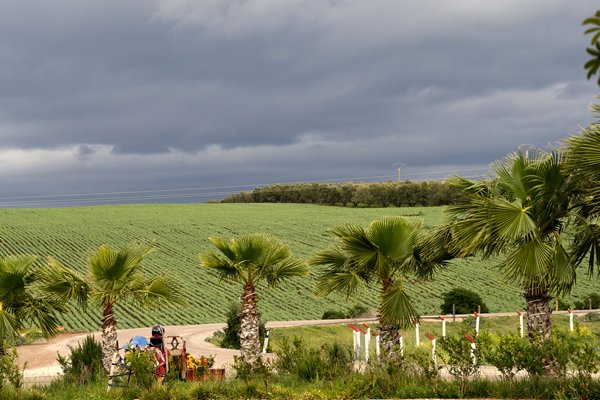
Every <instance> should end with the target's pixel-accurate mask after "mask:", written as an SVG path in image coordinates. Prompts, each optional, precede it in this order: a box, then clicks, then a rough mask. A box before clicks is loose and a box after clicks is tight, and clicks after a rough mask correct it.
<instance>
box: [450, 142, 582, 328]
mask: <svg viewBox="0 0 600 400" xmlns="http://www.w3.org/2000/svg"><path fill="white" fill-rule="evenodd" d="M528 153H529V154H528V155H524V154H523V153H522V152H518V153H514V154H511V155H509V156H508V157H507V158H506V159H504V160H502V161H499V162H496V163H494V164H492V168H493V169H494V171H495V172H496V177H495V179H493V180H491V181H472V180H468V179H465V178H459V177H456V178H453V180H452V183H453V184H454V185H455V186H456V187H458V188H460V189H462V190H463V192H464V194H465V195H466V197H467V201H466V202H465V203H463V204H458V205H454V206H450V207H448V208H447V212H448V214H449V215H450V217H451V219H450V222H449V223H448V225H446V229H447V230H448V232H449V233H450V234H449V236H448V240H447V241H446V244H447V245H448V246H450V247H451V252H452V253H454V254H455V255H457V256H458V257H467V256H471V255H475V254H480V255H482V256H483V258H484V259H489V258H497V257H502V258H501V261H500V262H499V264H498V268H499V269H500V270H501V271H502V272H503V273H504V275H505V277H506V278H507V279H508V280H509V281H512V282H514V283H516V284H517V285H518V286H519V287H520V288H521V289H522V290H523V296H524V297H525V300H526V302H527V306H526V310H527V329H528V334H529V336H530V338H532V339H533V338H534V337H535V336H538V335H539V336H541V338H547V337H549V336H550V334H551V325H550V313H551V310H550V300H551V299H552V298H553V296H555V295H560V296H562V295H566V294H568V293H569V292H570V291H571V288H572V286H573V284H574V283H575V268H576V265H577V263H576V262H575V261H576V260H575V259H574V258H573V257H572V255H571V254H570V253H569V251H568V248H567V245H566V243H567V231H568V230H567V223H568V217H569V215H570V214H569V212H570V208H569V207H570V199H571V196H570V193H569V188H568V187H567V182H566V179H565V177H564V176H563V174H562V173H561V158H560V156H559V155H558V154H557V153H545V152H542V151H529V152H528Z"/></svg>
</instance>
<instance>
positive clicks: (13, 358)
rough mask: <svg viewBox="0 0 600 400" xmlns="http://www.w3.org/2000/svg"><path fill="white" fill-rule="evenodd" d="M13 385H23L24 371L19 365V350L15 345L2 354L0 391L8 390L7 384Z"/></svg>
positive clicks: (17, 386) (0, 357) (0, 356)
mask: <svg viewBox="0 0 600 400" xmlns="http://www.w3.org/2000/svg"><path fill="white" fill-rule="evenodd" d="M7 385H11V386H13V387H14V388H16V389H18V388H20V387H21V386H23V372H22V371H21V370H20V369H19V366H18V365H17V350H16V349H15V348H14V347H13V348H11V350H10V351H6V349H5V354H4V355H0V392H2V390H6V389H5V386H7Z"/></svg>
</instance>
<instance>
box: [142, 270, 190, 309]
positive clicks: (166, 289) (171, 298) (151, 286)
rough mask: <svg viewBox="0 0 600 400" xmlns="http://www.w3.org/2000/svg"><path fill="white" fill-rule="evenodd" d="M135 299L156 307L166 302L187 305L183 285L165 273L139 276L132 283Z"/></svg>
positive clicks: (147, 305) (150, 306) (145, 305)
mask: <svg viewBox="0 0 600 400" xmlns="http://www.w3.org/2000/svg"><path fill="white" fill-rule="evenodd" d="M130 290H131V292H130V293H131V295H132V297H133V299H134V300H135V301H136V302H137V303H139V304H141V305H143V306H144V307H149V308H154V307H157V306H160V305H163V304H166V303H172V304H179V305H186V304H187V300H186V297H185V296H184V295H183V293H182V292H183V291H182V287H181V285H180V284H178V283H177V282H175V281H173V280H172V279H169V278H168V277H166V276H164V275H158V276H154V277H151V278H138V279H136V280H135V281H133V282H132V283H131V286H130Z"/></svg>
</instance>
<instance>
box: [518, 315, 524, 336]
mask: <svg viewBox="0 0 600 400" xmlns="http://www.w3.org/2000/svg"><path fill="white" fill-rule="evenodd" d="M517 315H518V316H519V334H520V335H521V337H523V335H524V334H525V330H524V329H523V313H522V312H520V311H517Z"/></svg>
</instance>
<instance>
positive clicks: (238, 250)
mask: <svg viewBox="0 0 600 400" xmlns="http://www.w3.org/2000/svg"><path fill="white" fill-rule="evenodd" d="M209 240H210V242H211V243H212V244H213V245H214V246H215V247H216V248H217V249H218V250H219V252H220V254H219V253H214V252H206V253H203V254H201V255H200V266H201V267H204V268H210V269H213V270H215V271H216V272H217V274H218V275H219V276H220V277H221V279H223V280H228V281H233V282H238V283H241V284H242V285H243V288H244V291H243V294H242V296H241V305H242V307H241V311H240V324H241V327H240V350H241V353H242V357H243V358H244V359H246V360H250V361H251V360H253V359H254V358H255V357H256V356H257V355H258V354H259V353H260V341H259V332H258V331H259V326H258V325H259V312H258V307H257V300H258V299H257V295H256V287H257V285H258V283H259V282H260V281H262V280H264V281H266V282H267V284H268V286H269V287H276V286H278V285H279V284H280V283H281V282H282V281H284V280H286V279H288V278H292V277H296V276H304V275H306V274H308V267H307V265H306V264H305V263H303V262H301V261H299V260H296V259H294V258H292V255H291V252H290V250H289V248H288V246H286V245H285V244H284V243H283V242H282V241H280V240H279V239H277V238H275V237H273V236H270V235H266V234H251V235H242V236H240V237H238V238H235V239H231V240H230V241H229V242H227V241H225V240H223V239H220V238H209Z"/></svg>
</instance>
